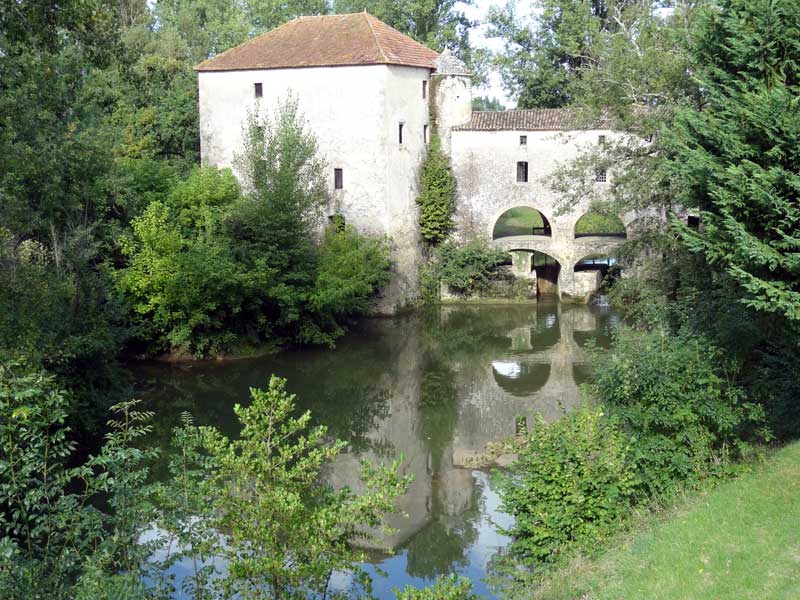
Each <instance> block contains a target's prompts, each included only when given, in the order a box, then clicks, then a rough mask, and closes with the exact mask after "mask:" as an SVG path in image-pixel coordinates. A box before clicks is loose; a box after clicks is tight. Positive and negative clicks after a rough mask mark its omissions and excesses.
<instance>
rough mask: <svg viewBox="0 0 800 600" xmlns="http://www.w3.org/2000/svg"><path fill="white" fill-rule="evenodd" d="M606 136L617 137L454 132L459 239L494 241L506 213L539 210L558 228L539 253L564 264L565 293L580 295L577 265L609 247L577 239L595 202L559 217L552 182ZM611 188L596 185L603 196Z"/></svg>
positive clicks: (571, 133)
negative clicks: (523, 168)
mask: <svg viewBox="0 0 800 600" xmlns="http://www.w3.org/2000/svg"><path fill="white" fill-rule="evenodd" d="M523 135H524V136H527V144H526V145H520V136H523ZM600 135H605V136H606V137H607V138H608V139H610V138H611V137H612V136H613V135H614V134H613V132H611V131H609V130H587V131H453V133H452V141H451V145H452V148H451V158H452V163H453V171H454V173H455V175H456V179H457V181H458V200H457V208H456V226H457V230H456V232H455V235H456V237H457V238H459V239H461V240H467V239H471V238H479V239H484V240H487V241H489V240H491V239H492V230H493V229H494V225H495V223H496V222H497V219H498V218H499V217H500V216H501V215H502V214H503V213H504V212H505V211H507V210H508V209H510V208H514V207H517V206H528V207H531V208H535V209H537V210H538V211H539V212H541V213H542V215H544V217H545V218H546V219H547V220H548V221H549V223H550V226H551V228H552V238H550V239H543V240H541V248H537V249H540V250H541V251H544V252H546V253H547V254H549V255H550V256H552V257H553V258H555V259H556V260H557V261H558V262H559V263H560V265H561V273H560V276H559V289H560V291H561V292H564V293H567V294H570V295H576V294H575V291H576V290H574V289H573V288H574V287H575V285H576V281H575V279H574V277H573V275H574V272H573V269H574V266H575V263H577V262H578V261H580V260H581V259H582V258H584V257H585V256H586V255H587V254H589V253H591V251H592V248H593V246H594V245H596V244H597V243H600V244H603V243H607V242H603V241H601V240H597V239H596V238H579V239H578V240H576V239H575V233H574V232H575V224H576V223H577V222H578V219H580V218H581V217H582V216H583V215H584V214H585V213H586V212H587V211H588V209H589V201H588V200H587V201H585V202H582V203H580V204H578V205H577V206H576V207H575V208H574V209H573V210H571V211H569V212H568V213H566V214H563V215H556V211H557V205H558V198H557V196H556V195H555V194H554V192H553V191H552V190H550V189H549V187H548V185H547V181H546V180H547V177H548V176H549V175H551V174H552V173H553V171H554V170H555V169H556V168H557V166H558V165H559V164H563V163H566V162H568V161H570V160H571V159H573V158H575V157H576V156H577V155H578V154H579V152H580V150H581V148H582V147H584V146H587V145H589V144H597V143H598V137H599V136H600ZM518 161H526V162H527V163H528V182H527V183H518V182H517V162H518ZM612 176H613V173H609V174H608V177H609V180H610V178H611V177H612ZM608 185H609V183H596V184H595V186H596V189H597V193H598V195H600V194H603V193H604V190H606V189H607V186H608ZM623 220H624V221H627V219H623ZM521 248H522V247H521ZM525 248H527V247H525ZM506 249H507V250H513V249H514V248H512V247H510V246H509V247H508V248H506ZM523 249H524V248H523ZM579 279H580V277H579ZM581 291H582V290H581Z"/></svg>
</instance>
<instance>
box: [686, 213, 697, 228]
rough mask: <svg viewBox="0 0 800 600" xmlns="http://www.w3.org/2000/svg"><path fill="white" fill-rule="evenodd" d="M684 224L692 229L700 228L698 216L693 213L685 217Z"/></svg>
mask: <svg viewBox="0 0 800 600" xmlns="http://www.w3.org/2000/svg"><path fill="white" fill-rule="evenodd" d="M686 224H687V225H688V226H689V227H691V228H692V229H699V228H700V217H696V216H694V215H689V216H688V217H686Z"/></svg>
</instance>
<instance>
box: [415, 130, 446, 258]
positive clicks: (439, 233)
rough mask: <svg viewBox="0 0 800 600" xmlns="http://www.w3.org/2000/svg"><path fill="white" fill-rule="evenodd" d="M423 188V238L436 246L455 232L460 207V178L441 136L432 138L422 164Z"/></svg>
mask: <svg viewBox="0 0 800 600" xmlns="http://www.w3.org/2000/svg"><path fill="white" fill-rule="evenodd" d="M419 187H420V191H419V196H418V197H417V205H418V206H419V226H420V231H421V233H422V239H424V240H425V241H426V242H428V243H429V244H431V245H434V246H435V245H438V244H440V243H441V242H442V241H444V240H445V239H446V238H447V236H448V235H449V234H450V232H451V231H452V229H453V212H454V211H455V208H456V178H455V175H453V173H452V171H451V169H450V159H449V158H448V157H447V155H446V154H445V153H444V152H443V151H442V145H441V141H440V140H439V136H438V135H433V136H432V137H431V143H430V145H429V146H428V154H427V156H426V157H425V161H424V162H423V163H422V170H421V174H420V183H419Z"/></svg>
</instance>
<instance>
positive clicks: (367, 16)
mask: <svg viewBox="0 0 800 600" xmlns="http://www.w3.org/2000/svg"><path fill="white" fill-rule="evenodd" d="M355 14H358V15H364V20H365V21H366V22H367V25H369V30H370V31H371V32H372V37H373V39H374V40H375V45H376V46H377V47H378V50H379V51H380V53H381V56H383V60H385V61H386V62H387V63H388V62H389V57H388V56H386V52H384V51H383V46H381V42H380V40H378V34H377V33H375V28H374V27H373V26H372V21H370V20H369V18H370V17H371V16H372V15H370V14H369V13H368V12H367V9H366V8H365V9H364V12H363V13H355Z"/></svg>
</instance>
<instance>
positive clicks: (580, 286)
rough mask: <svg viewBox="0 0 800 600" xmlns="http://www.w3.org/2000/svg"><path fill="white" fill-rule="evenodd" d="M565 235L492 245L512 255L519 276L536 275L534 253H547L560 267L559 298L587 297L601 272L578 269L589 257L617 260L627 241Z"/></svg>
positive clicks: (522, 237) (500, 240)
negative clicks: (617, 252) (577, 266)
mask: <svg viewBox="0 0 800 600" xmlns="http://www.w3.org/2000/svg"><path fill="white" fill-rule="evenodd" d="M561 237H562V236H552V235H550V236H547V235H517V236H507V237H500V238H496V239H494V240H492V242H491V244H492V246H493V247H495V248H497V249H498V250H505V251H508V252H509V253H510V254H511V260H512V270H513V272H514V274H515V275H517V276H521V277H526V276H531V277H533V276H535V275H533V273H534V272H535V271H534V266H533V257H534V252H538V253H540V254H545V255H547V256H548V257H550V258H552V259H554V260H555V261H556V263H557V264H558V265H559V267H560V268H559V269H558V278H557V281H554V282H553V283H557V284H558V288H557V289H558V295H559V296H561V295H562V294H565V295H568V296H572V297H584V296H587V295H588V294H590V293H591V292H593V291H595V290H596V289H597V287H598V285H599V282H600V281H599V272H598V271H597V270H587V271H576V270H575V267H576V265H578V263H580V262H581V261H582V260H584V259H586V258H587V257H593V256H602V257H614V256H615V255H616V250H617V248H618V247H619V246H620V244H622V243H623V242H624V241H625V236H624V235H586V236H579V237H572V239H560V238H561Z"/></svg>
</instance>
